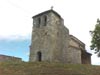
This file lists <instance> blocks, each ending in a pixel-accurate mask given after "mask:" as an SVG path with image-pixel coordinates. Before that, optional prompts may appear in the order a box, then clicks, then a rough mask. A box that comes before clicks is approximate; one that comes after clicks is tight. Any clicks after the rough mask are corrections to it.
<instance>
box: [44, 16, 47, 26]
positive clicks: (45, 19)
mask: <svg viewBox="0 0 100 75" xmlns="http://www.w3.org/2000/svg"><path fill="white" fill-rule="evenodd" d="M46 24H47V16H44V26H46Z"/></svg>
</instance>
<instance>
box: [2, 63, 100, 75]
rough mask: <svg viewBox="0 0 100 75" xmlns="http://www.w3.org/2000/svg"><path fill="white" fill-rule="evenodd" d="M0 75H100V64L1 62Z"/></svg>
mask: <svg viewBox="0 0 100 75" xmlns="http://www.w3.org/2000/svg"><path fill="white" fill-rule="evenodd" d="M0 75H100V66H91V65H82V64H60V63H46V62H41V63H39V62H36V63H25V62H23V63H12V62H10V63H0Z"/></svg>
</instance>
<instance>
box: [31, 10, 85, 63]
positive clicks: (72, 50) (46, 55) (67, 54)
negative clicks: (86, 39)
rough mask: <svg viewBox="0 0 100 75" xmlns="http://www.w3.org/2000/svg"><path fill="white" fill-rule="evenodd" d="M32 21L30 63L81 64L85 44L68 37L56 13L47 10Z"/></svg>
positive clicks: (67, 31)
mask: <svg viewBox="0 0 100 75" xmlns="http://www.w3.org/2000/svg"><path fill="white" fill-rule="evenodd" d="M33 21H34V22H33V31H32V41H31V46H30V59H29V60H30V62H35V61H48V62H62V63H82V61H81V59H82V58H81V50H85V44H83V43H82V42H81V41H79V40H78V39H77V38H75V37H74V36H71V35H69V30H68V29H67V28H66V27H65V26H64V21H63V19H62V18H61V16H60V15H59V14H58V13H56V12H55V11H53V10H49V11H46V12H43V13H40V14H38V15H36V16H34V17H33Z"/></svg>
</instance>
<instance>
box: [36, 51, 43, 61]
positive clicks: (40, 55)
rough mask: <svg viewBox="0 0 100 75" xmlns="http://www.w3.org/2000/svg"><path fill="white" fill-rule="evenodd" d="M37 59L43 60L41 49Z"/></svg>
mask: <svg viewBox="0 0 100 75" xmlns="http://www.w3.org/2000/svg"><path fill="white" fill-rule="evenodd" d="M37 60H38V61H42V53H41V52H40V51H39V52H37Z"/></svg>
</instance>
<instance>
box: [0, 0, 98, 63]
mask: <svg viewBox="0 0 100 75" xmlns="http://www.w3.org/2000/svg"><path fill="white" fill-rule="evenodd" d="M51 6H54V8H53V9H54V10H55V11H56V12H58V13H59V14H60V15H61V16H62V18H63V19H64V25H65V26H66V27H67V28H68V29H69V31H70V34H72V35H74V36H75V37H77V38H78V39H80V40H81V41H82V42H84V43H85V44H86V50H87V51H88V52H90V53H92V54H93V52H92V51H91V50H90V44H91V36H90V34H89V31H90V30H93V29H94V27H95V24H96V20H97V18H100V10H99V9H100V0H0V54H5V55H11V56H17V57H21V58H23V60H25V61H27V60H28V54H29V45H30V43H31V42H30V40H31V32H32V23H33V20H32V16H34V15H36V14H38V13H40V12H43V11H46V10H49V9H51ZM91 59H92V64H94V65H100V58H98V57H97V56H96V55H94V54H93V55H92V58H91Z"/></svg>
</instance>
